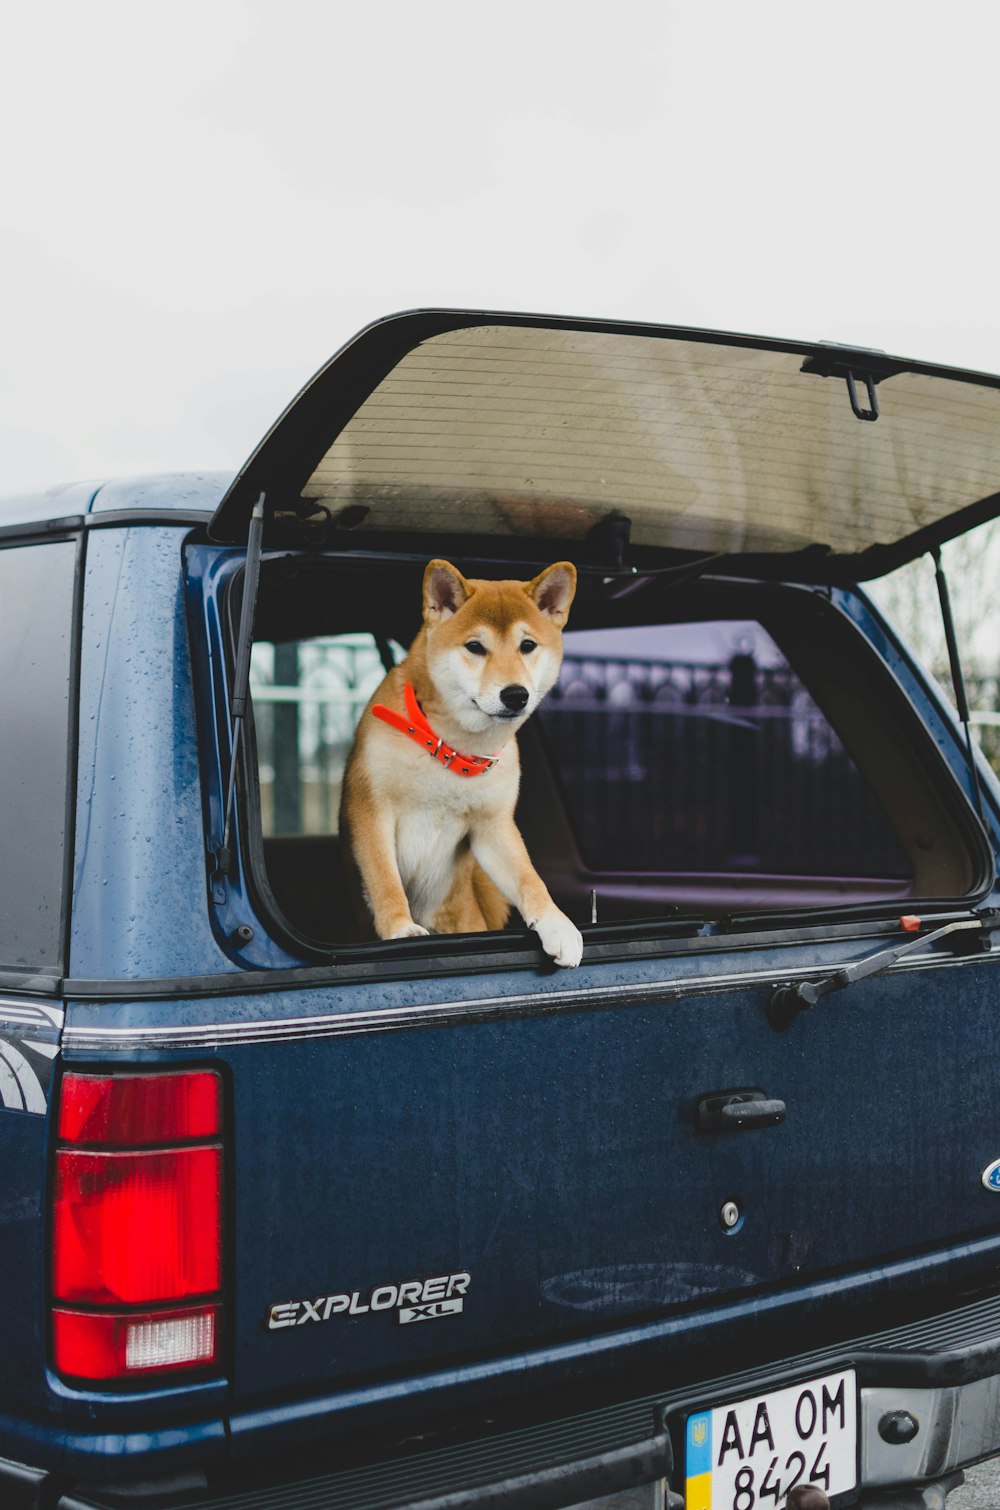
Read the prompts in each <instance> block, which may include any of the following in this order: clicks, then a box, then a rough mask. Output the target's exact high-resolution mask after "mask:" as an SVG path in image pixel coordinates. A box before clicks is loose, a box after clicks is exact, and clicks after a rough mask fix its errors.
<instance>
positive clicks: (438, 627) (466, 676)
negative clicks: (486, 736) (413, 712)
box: [424, 561, 576, 734]
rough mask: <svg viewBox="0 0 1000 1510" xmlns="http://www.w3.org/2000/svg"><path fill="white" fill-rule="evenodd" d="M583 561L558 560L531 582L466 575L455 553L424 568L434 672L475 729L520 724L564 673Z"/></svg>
mask: <svg viewBox="0 0 1000 1510" xmlns="http://www.w3.org/2000/svg"><path fill="white" fill-rule="evenodd" d="M575 592H576V568H575V567H574V566H573V565H572V563H571V562H569V561H557V562H556V564H555V565H554V566H549V567H546V569H545V571H543V572H539V574H538V576H537V577H534V578H533V579H532V581H530V582H486V581H479V580H476V579H473V578H469V579H467V578H465V577H463V576H462V573H461V572H460V571H458V569H457V568H456V567H454V566H452V565H451V563H450V562H448V561H431V562H429V563H428V565H427V569H426V571H425V572H424V629H425V631H426V635H427V666H428V671H429V673H430V677H431V680H432V681H433V683H434V686H435V688H436V690H437V692H438V693H439V695H440V696H441V697H442V698H443V699H444V701H445V703H446V705H447V707H448V710H449V712H450V713H451V715H452V717H453V718H454V719H455V720H456V721H457V722H458V723H459V724H460V725H461V726H462V728H464V729H467V730H468V731H469V733H472V734H482V733H485V731H486V730H487V729H489V728H491V727H493V728H508V729H517V728H518V727H519V726H520V725H521V724H522V723H523V722H524V720H525V719H526V718H528V716H529V715H530V714H532V713H533V712H534V711H535V709H536V708H537V707H538V704H539V703H540V702H541V700H542V698H543V697H544V696H545V694H546V692H548V690H549V688H550V687H551V686H552V685H553V683H554V682H555V680H556V677H557V676H558V675H559V667H560V665H561V664H562V630H563V627H564V626H565V624H566V620H567V619H568V618H569V610H570V605H571V603H572V602H573V595H574V593H575Z"/></svg>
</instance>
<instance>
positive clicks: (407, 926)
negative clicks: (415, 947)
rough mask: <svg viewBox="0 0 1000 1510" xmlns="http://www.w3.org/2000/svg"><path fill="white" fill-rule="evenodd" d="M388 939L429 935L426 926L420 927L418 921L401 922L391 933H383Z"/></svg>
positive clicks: (426, 936)
mask: <svg viewBox="0 0 1000 1510" xmlns="http://www.w3.org/2000/svg"><path fill="white" fill-rule="evenodd" d="M384 936H385V937H386V938H390V939H425V938H428V937H429V936H430V931H429V929H427V928H421V926H420V924H419V923H402V924H401V925H400V926H399V927H398V928H396V929H394V930H393V932H392V933H387V934H385V935H384Z"/></svg>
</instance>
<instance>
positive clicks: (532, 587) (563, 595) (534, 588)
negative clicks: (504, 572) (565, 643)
mask: <svg viewBox="0 0 1000 1510" xmlns="http://www.w3.org/2000/svg"><path fill="white" fill-rule="evenodd" d="M525 592H526V593H527V594H528V597H529V598H533V599H534V602H535V607H536V608H538V609H540V610H541V612H542V613H544V614H545V616H546V618H549V619H551V620H552V622H553V624H555V626H556V628H557V629H562V628H563V626H564V625H565V623H566V620H567V619H568V618H569V609H570V604H571V603H572V601H573V597H574V595H575V593H576V567H575V566H574V565H573V563H572V561H557V562H556V564H555V565H554V566H547V567H546V568H545V570H544V571H543V572H539V573H538V576H537V577H535V579H534V580H533V581H532V582H529V583H528V585H527V587H526V588H525Z"/></svg>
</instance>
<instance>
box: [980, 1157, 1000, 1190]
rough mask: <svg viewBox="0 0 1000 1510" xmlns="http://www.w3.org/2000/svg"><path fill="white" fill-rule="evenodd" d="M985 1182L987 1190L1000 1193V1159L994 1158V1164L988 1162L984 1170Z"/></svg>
mask: <svg viewBox="0 0 1000 1510" xmlns="http://www.w3.org/2000/svg"><path fill="white" fill-rule="evenodd" d="M983 1184H984V1185H985V1186H986V1189H987V1190H995V1191H996V1193H997V1195H1000V1159H994V1160H993V1163H992V1164H987V1166H986V1168H985V1169H984V1170H983Z"/></svg>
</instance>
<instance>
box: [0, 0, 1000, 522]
mask: <svg viewBox="0 0 1000 1510" xmlns="http://www.w3.org/2000/svg"><path fill="white" fill-rule="evenodd" d="M11 10H12V8H11V7H8V8H7V12H6V19H5V20H4V22H3V24H2V35H0V122H2V139H3V142H4V151H3V171H2V183H3V192H2V194H0V267H2V272H3V284H2V290H3V292H2V298H3V322H2V328H3V362H2V364H0V372H2V376H0V382H2V404H0V456H2V459H3V469H2V477H0V493H10V492H13V491H15V490H19V489H21V488H24V487H35V486H43V485H46V484H48V483H52V482H57V481H66V480H69V479H75V478H89V477H108V476H116V475H118V476H121V475H127V474H129V473H133V472H147V471H156V470H161V469H168V468H169V469H175V468H181V469H183V468H188V467H191V468H204V467H209V468H215V467H221V468H228V467H236V466H237V465H238V464H239V463H240V462H241V461H242V460H243V459H244V457H245V456H246V454H247V453H248V452H249V451H250V449H251V448H252V447H253V446H254V444H255V443H256V442H257V440H258V439H259V437H260V436H261V434H262V433H263V431H264V430H265V429H266V428H267V427H268V425H269V424H270V422H271V420H272V419H273V418H274V417H275V415H276V414H277V413H278V411H279V410H280V409H282V408H283V407H284V405H285V403H286V402H287V401H288V399H289V398H290V397H291V396H292V395H293V394H294V393H295V392H296V391H297V389H298V388H299V387H300V386H301V384H302V383H303V382H304V381H305V380H306V379H307V378H308V377H309V376H310V375H311V374H312V372H313V371H314V370H315V369H316V368H317V367H318V366H319V365H321V364H322V363H323V362H324V361H325V360H326V358H327V357H328V356H330V355H331V353H332V352H333V351H334V350H335V349H336V348H337V347H338V346H339V345H340V344H341V343H342V342H343V341H344V340H346V339H347V338H348V337H349V336H351V335H352V334H353V333H354V332H355V331H356V330H358V329H359V328H360V327H361V326H362V325H364V324H366V323H367V322H368V321H370V320H371V319H373V318H375V317H377V316H379V315H382V314H387V313H389V312H391V311H394V310H399V309H404V308H411V307H414V306H420V305H436V304H444V305H471V306H477V307H486V308H490V307H493V308H498V309H522V310H539V311H546V312H555V313H564V314H577V315H596V316H622V317H632V318H637V319H643V320H653V321H662V322H665V323H676V324H694V325H702V326H709V327H720V328H723V329H731V330H742V331H748V332H754V333H764V334H770V335H778V336H789V337H802V338H807V339H814V338H819V339H831V340H843V341H850V342H855V343H859V344H864V345H871V346H880V347H884V348H886V349H888V350H890V351H893V352H896V353H899V354H902V355H906V356H916V357H924V358H929V359H932V360H936V361H942V362H947V363H954V364H957V365H962V366H972V367H980V368H985V369H987V370H994V371H995V370H998V369H1000V312H998V305H997V285H998V274H997V264H998V250H997V240H998V230H1000V225H998V222H1000V216H998V213H997V179H998V163H997V135H998V127H997V84H996V76H997V67H998V59H1000V5H997V4H996V3H994V0H952V3H951V4H950V5H948V6H947V7H945V6H944V5H941V4H934V5H931V4H926V3H925V4H921V3H915V0H825V3H822V4H820V3H814V0H720V3H713V0H707V3H698V0H684V3H676V0H659V3H647V0H616V3H615V4H606V5H602V6H599V5H595V4H589V5H584V4H582V3H580V0H577V3H575V4H569V3H559V0H557V3H547V0H531V3H526V0H507V3H504V4H491V5H482V4H480V5H476V4H474V3H469V0H465V3H462V4H459V3H452V0H446V3H435V0H423V3H410V4H404V3H379V0H369V3H367V4H357V3H355V4H351V5H346V4H339V3H336V0H328V3H326V4H313V3H304V0H283V3H282V4H280V5H279V4H277V3H273V0H272V3H263V0H197V3H191V0H173V3H171V4H169V5H156V6H153V5H148V4H141V3H136V0H88V3H86V4H83V3H80V0H35V3H34V4H31V5H22V6H19V7H17V10H16V15H14V16H13V17H12V16H11Z"/></svg>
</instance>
